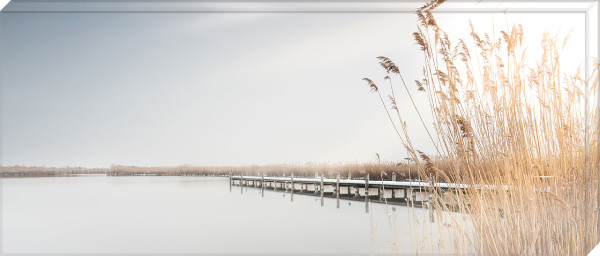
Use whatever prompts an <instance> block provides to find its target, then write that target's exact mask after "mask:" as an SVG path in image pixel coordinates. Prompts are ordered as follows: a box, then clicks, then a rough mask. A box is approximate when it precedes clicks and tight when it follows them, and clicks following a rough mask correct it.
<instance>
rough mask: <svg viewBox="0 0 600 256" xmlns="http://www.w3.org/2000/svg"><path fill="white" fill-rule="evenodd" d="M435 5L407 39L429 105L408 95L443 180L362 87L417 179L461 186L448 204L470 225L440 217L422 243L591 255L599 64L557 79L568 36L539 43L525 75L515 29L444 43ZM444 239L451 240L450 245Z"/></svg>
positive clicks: (393, 73)
mask: <svg viewBox="0 0 600 256" xmlns="http://www.w3.org/2000/svg"><path fill="white" fill-rule="evenodd" d="M442 3H443V1H438V0H435V1H432V2H429V3H428V4H426V5H425V6H423V7H422V8H420V9H419V10H418V11H417V13H416V14H417V17H418V25H417V31H416V32H414V34H413V37H414V40H415V43H416V44H417V45H418V46H419V47H420V50H421V51H422V52H423V57H424V63H425V64H424V68H423V79H422V80H419V81H415V84H416V87H414V85H410V87H411V88H412V91H413V92H414V91H415V90H416V91H418V92H422V93H425V94H426V96H427V102H424V103H423V102H419V103H417V102H414V101H413V100H412V99H413V98H412V96H410V95H409V96H410V99H411V101H412V105H414V107H415V108H416V109H419V108H422V107H423V106H427V107H428V108H429V109H430V110H431V113H430V114H431V117H432V118H433V120H434V122H433V129H431V131H430V130H427V132H428V133H429V134H430V138H431V140H432V141H433V143H434V144H435V145H436V152H435V153H433V154H434V155H437V156H438V157H439V158H440V159H441V161H442V162H445V163H449V164H447V165H448V166H447V167H446V168H443V169H444V170H443V171H442V170H441V169H440V168H439V167H438V166H436V163H435V162H434V161H431V157H430V156H428V155H427V154H426V153H423V152H420V151H418V150H417V149H416V148H415V146H414V145H413V143H412V141H411V140H410V136H409V134H408V132H407V129H406V123H405V121H404V120H403V119H402V115H401V113H400V111H398V108H397V107H396V96H395V94H394V93H393V86H392V88H391V89H390V90H391V94H390V96H389V99H390V101H388V102H389V103H386V101H384V100H383V97H382V96H381V93H382V91H381V90H380V89H381V88H380V87H379V86H377V84H376V83H375V82H373V81H372V80H371V79H365V80H366V81H367V82H368V84H369V86H370V87H371V88H372V90H373V91H375V92H377V93H378V94H379V97H380V99H381V102H382V104H383V105H384V106H385V107H386V111H388V108H390V107H391V110H392V112H391V113H390V112H389V111H388V112H387V113H388V116H389V118H390V121H392V123H393V122H395V121H399V123H400V124H401V125H394V128H395V129H396V132H397V134H398V136H400V137H401V138H402V143H403V144H404V145H403V146H404V147H405V148H406V149H407V151H408V152H409V157H410V158H412V159H413V161H414V162H415V163H416V167H417V170H418V177H419V178H420V179H422V180H426V181H430V177H433V179H434V180H433V181H434V182H436V181H458V182H461V183H465V184H468V185H469V188H468V189H466V190H464V191H456V194H455V195H454V200H455V202H456V204H457V205H458V208H459V210H460V212H462V213H463V214H464V215H465V216H467V218H466V220H463V219H461V218H453V217H451V215H444V214H439V216H440V217H444V216H445V219H443V220H441V221H438V223H440V224H439V229H440V230H442V232H440V234H439V236H437V237H430V239H433V240H435V242H434V243H430V244H433V246H436V247H438V248H437V249H439V250H441V251H452V252H454V253H469V252H476V253H479V254H483V255H575V254H577V255H582V254H587V253H588V252H589V251H590V250H591V249H592V248H593V247H594V246H595V245H596V244H597V243H598V242H600V236H599V231H600V230H599V228H598V225H599V224H600V223H599V221H598V220H599V211H598V208H599V205H598V200H597V198H599V194H598V192H599V191H598V178H599V173H598V170H599V169H598V168H599V167H600V166H599V165H598V162H599V160H600V159H599V158H598V155H599V151H598V142H599V141H598V138H599V136H600V134H599V127H598V120H599V119H598V118H599V115H598V106H597V103H598V102H596V101H595V99H596V98H597V97H596V96H594V95H596V94H597V93H598V92H597V89H598V77H599V65H598V64H597V63H596V64H594V66H593V67H592V69H591V70H592V72H591V73H590V77H587V78H584V77H582V75H581V74H580V72H577V73H575V74H566V73H564V72H563V71H562V67H561V58H560V57H561V55H560V52H561V50H562V49H563V48H564V47H565V45H566V44H567V40H568V36H565V37H562V38H561V37H559V36H552V35H550V34H549V33H546V34H545V35H544V37H543V39H542V41H541V48H542V50H543V54H542V55H541V56H540V57H539V58H537V59H536V61H535V65H528V64H527V63H529V62H527V55H526V48H527V46H525V45H523V38H524V36H525V28H523V26H521V25H514V26H512V27H511V28H510V29H509V30H505V31H500V33H499V34H498V35H500V37H498V38H495V37H494V36H493V35H494V33H489V34H488V33H484V34H480V33H477V32H476V28H475V27H474V26H473V25H472V24H469V26H470V28H471V33H470V35H469V36H468V38H461V39H458V40H453V41H454V42H451V40H450V36H449V35H448V34H446V33H445V32H444V30H443V29H442V27H441V25H440V24H438V23H437V22H436V20H435V17H434V15H433V14H432V10H433V9H435V8H436V7H438V6H439V5H440V4H442ZM529 47H534V46H529ZM378 59H379V61H380V64H381V65H382V67H383V68H385V70H386V71H387V72H388V76H387V77H386V78H385V80H390V82H391V81H397V80H400V83H401V84H402V86H404V87H405V88H406V91H407V92H409V93H410V90H409V85H407V84H406V82H405V81H404V79H403V77H402V76H401V73H400V70H399V68H398V67H397V66H396V64H395V63H394V62H393V61H392V60H391V59H389V58H386V57H379V58H378ZM424 104H427V105H424ZM422 109H425V108H422ZM421 114H423V113H419V117H420V118H421V122H422V117H421ZM416 124H419V123H418V122H417V123H416ZM409 125H410V124H409ZM421 125H423V126H424V123H422V124H421ZM425 127H426V126H425ZM503 188H507V189H503ZM447 196H448V195H447V194H444V192H443V191H441V190H438V189H435V190H434V191H433V207H434V208H436V209H439V210H447V209H446V207H447V206H446V204H444V203H443V201H444V200H442V198H443V197H447ZM442 223H447V224H448V225H449V227H446V226H443V225H442ZM444 232H449V233H451V234H452V236H450V237H452V238H451V240H452V241H448V240H450V239H448V238H447V237H448V236H444V235H443V233H444Z"/></svg>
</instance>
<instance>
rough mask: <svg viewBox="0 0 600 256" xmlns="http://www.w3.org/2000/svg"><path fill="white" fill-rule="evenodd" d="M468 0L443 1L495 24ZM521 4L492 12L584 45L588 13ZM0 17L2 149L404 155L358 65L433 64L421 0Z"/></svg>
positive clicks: (274, 156)
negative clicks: (419, 31) (290, 8)
mask: <svg viewBox="0 0 600 256" xmlns="http://www.w3.org/2000/svg"><path fill="white" fill-rule="evenodd" d="M470 15H471V14H469V15H465V14H464V13H462V14H461V13H446V14H440V15H439V20H438V21H439V22H438V23H440V24H448V27H449V28H448V29H447V30H452V29H456V32H460V33H464V31H463V30H465V29H467V28H468V25H467V24H468V23H467V22H468V19H469V18H471V19H476V20H477V23H476V24H477V26H481V28H482V29H485V27H486V26H489V25H490V24H492V16H491V15H489V14H477V15H472V16H470ZM508 16H509V17H507V16H504V14H496V15H494V18H493V23H494V24H495V25H496V26H499V25H498V24H501V25H503V24H506V22H507V21H512V20H517V21H520V22H523V23H524V27H525V30H526V33H527V31H529V27H531V28H532V29H531V31H530V35H531V38H532V40H534V39H535V37H536V35H537V36H538V37H539V35H540V34H541V32H543V29H544V28H547V29H549V30H551V31H553V30H556V29H558V28H559V27H560V31H562V32H564V33H566V32H567V31H569V30H570V29H571V28H573V27H574V28H575V31H574V32H573V36H572V40H571V41H572V44H573V46H575V47H574V48H573V54H571V55H570V56H572V57H573V61H572V62H577V63H579V62H581V61H583V55H584V52H583V50H582V47H581V45H582V42H583V40H584V39H583V38H584V30H583V29H581V24H583V22H584V19H583V15H581V14H556V13H554V14H518V15H517V14H515V15H512V16H510V14H508ZM1 19H2V20H1V21H2V23H1V26H2V27H1V29H2V30H1V39H0V40H1V53H2V55H1V58H2V60H1V61H2V67H1V83H2V119H3V120H2V149H3V150H2V165H5V166H10V165H16V164H20V165H46V166H67V165H69V166H85V167H108V166H110V165H111V164H123V165H141V166H156V165H160V166H164V165H180V164H192V165H249V164H274V163H304V162H317V163H321V162H328V163H338V162H365V161H373V160H374V159H375V153H379V154H380V155H381V156H382V158H383V159H384V160H389V161H399V160H401V159H402V158H404V157H405V155H406V154H405V151H404V150H403V147H402V145H401V144H400V140H399V139H398V138H397V137H396V136H395V133H394V131H393V129H392V127H391V125H390V124H389V122H388V120H387V117H386V115H385V111H384V110H383V108H382V106H381V105H380V102H379V98H378V97H377V96H376V94H373V93H370V92H369V88H368V86H367V85H366V83H365V82H364V81H362V80H361V79H362V78H363V77H370V78H372V79H373V80H375V81H376V82H377V83H380V84H382V85H383V84H384V81H383V79H382V78H383V77H384V76H385V75H386V74H385V72H384V71H383V70H382V69H381V68H380V67H379V65H378V64H377V60H376V57H377V56H380V55H384V56H388V57H390V58H392V59H393V60H394V61H396V63H397V64H398V66H399V67H400V69H401V71H402V73H403V75H404V76H405V79H406V80H407V81H414V80H415V79H421V66H422V54H421V52H420V51H419V50H418V47H417V46H416V45H414V44H413V39H412V32H413V31H414V30H415V27H416V23H415V22H416V18H415V15H414V14H412V13H376V12H373V13H310V12H309V13H210V12H208V13H206V12H205V13H64V12H63V13H61V12H58V13H52V12H50V13H40V12H29V13H2V17H1ZM540 20H543V21H545V22H542V23H540ZM443 22H446V23H443ZM474 23H475V22H474ZM527 23H531V24H527ZM449 32H451V31H449ZM467 36H468V34H464V36H463V37H467ZM535 40H537V41H536V42H539V39H535ZM537 45H539V43H536V45H535V46H536V47H537ZM532 52H533V53H532V55H535V51H534V50H533V51H532ZM397 86H400V84H399V83H397ZM409 86H411V87H414V84H413V83H412V82H410V84H409ZM401 89H402V90H404V89H403V88H401V87H397V92H403V91H401ZM415 93H416V92H415ZM399 98H400V100H398V102H399V103H400V105H401V111H402V113H403V115H404V117H405V119H407V120H413V121H414V122H415V123H414V125H409V131H410V132H411V135H412V136H411V137H412V139H413V141H414V142H415V143H416V144H417V145H416V146H417V148H419V149H421V150H423V151H425V152H426V153H429V154H434V151H433V146H432V145H431V143H430V142H429V141H428V139H427V137H426V134H424V133H423V132H422V128H421V126H420V125H418V123H417V120H418V119H416V116H415V113H414V110H412V107H411V105H409V104H408V101H407V98H408V97H407V96H406V95H405V93H400V96H399ZM424 100H425V98H424V97H423V95H418V96H417V101H420V102H424ZM425 105H426V104H423V107H425ZM424 111H428V110H427V109H424ZM426 121H430V120H426Z"/></svg>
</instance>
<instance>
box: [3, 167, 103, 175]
mask: <svg viewBox="0 0 600 256" xmlns="http://www.w3.org/2000/svg"><path fill="white" fill-rule="evenodd" d="M107 171H108V169H106V168H82V167H40V166H37V167H36V166H3V167H0V177H46V176H71V175H80V174H105V173H106V172H107Z"/></svg>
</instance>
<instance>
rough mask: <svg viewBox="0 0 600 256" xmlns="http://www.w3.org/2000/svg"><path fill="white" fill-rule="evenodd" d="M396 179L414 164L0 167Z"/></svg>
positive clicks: (412, 173) (6, 173) (24, 171)
mask: <svg viewBox="0 0 600 256" xmlns="http://www.w3.org/2000/svg"><path fill="white" fill-rule="evenodd" d="M394 172H395V173H396V178H397V179H398V180H405V179H409V178H413V179H414V178H415V177H417V167H416V166H415V165H414V164H408V163H401V164H398V163H391V162H390V163H381V164H378V163H362V164H359V163H351V164H276V165H250V166H212V167H211V166H190V165H181V166H172V167H139V166H124V165H113V166H111V167H110V168H94V169H89V168H81V167H61V168H58V167H27V166H12V167H0V177H45V176H72V175H82V174H106V175H108V176H228V175H229V174H233V175H240V174H243V175H256V176H258V175H262V174H263V173H264V175H265V176H290V175H291V174H292V173H293V174H294V176H296V177H314V176H315V174H317V175H320V174H321V173H322V174H324V175H325V176H326V177H329V178H334V177H335V176H336V175H337V173H339V174H340V176H341V178H347V177H348V174H350V175H351V176H352V178H353V179H360V178H363V177H364V176H365V175H366V174H367V173H368V174H369V178H370V179H371V180H373V179H377V180H381V179H383V180H391V179H392V173H394Z"/></svg>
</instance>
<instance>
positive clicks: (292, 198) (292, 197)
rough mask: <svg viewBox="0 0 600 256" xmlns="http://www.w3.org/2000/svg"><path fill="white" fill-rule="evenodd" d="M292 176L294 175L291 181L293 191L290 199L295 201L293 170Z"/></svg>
mask: <svg viewBox="0 0 600 256" xmlns="http://www.w3.org/2000/svg"><path fill="white" fill-rule="evenodd" d="M291 177H292V178H291V183H292V184H291V185H292V188H291V189H292V191H291V194H290V201H292V202H294V173H293V172H292V176H291Z"/></svg>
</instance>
